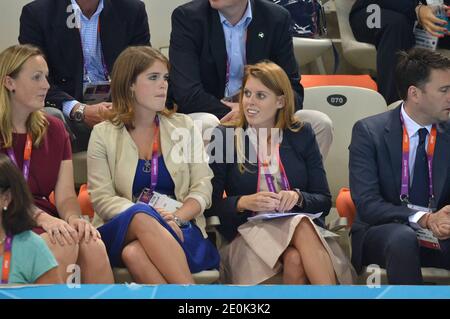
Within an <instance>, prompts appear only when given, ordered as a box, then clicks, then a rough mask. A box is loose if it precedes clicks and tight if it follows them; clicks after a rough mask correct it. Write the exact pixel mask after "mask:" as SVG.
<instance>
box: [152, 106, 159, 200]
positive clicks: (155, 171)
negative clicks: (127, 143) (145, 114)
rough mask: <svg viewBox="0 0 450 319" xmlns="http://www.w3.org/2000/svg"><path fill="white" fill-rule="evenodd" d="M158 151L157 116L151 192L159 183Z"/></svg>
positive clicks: (157, 119)
mask: <svg viewBox="0 0 450 319" xmlns="http://www.w3.org/2000/svg"><path fill="white" fill-rule="evenodd" d="M158 150H159V118H158V115H156V116H155V129H154V134H153V147H152V169H151V191H154V190H155V188H156V184H157V183H158Z"/></svg>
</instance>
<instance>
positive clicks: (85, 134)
mask: <svg viewBox="0 0 450 319" xmlns="http://www.w3.org/2000/svg"><path fill="white" fill-rule="evenodd" d="M44 110H45V112H46V113H48V114H50V115H53V116H55V117H57V118H59V119H60V120H61V121H63V123H64V126H65V127H66V131H67V133H68V134H69V136H70V141H71V144H72V153H77V152H82V151H86V150H87V147H88V144H89V138H90V136H91V130H92V129H91V128H90V127H88V126H87V125H86V124H84V123H77V122H75V121H73V120H71V119H69V118H68V117H66V116H65V115H64V114H63V112H62V111H61V110H60V109H57V108H54V107H45V108H44Z"/></svg>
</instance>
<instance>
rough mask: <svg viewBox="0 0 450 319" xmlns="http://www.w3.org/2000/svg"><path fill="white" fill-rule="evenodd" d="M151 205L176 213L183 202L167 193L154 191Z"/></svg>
mask: <svg viewBox="0 0 450 319" xmlns="http://www.w3.org/2000/svg"><path fill="white" fill-rule="evenodd" d="M149 205H150V206H151V207H153V208H155V209H156V208H161V209H163V210H165V211H166V212H169V213H174V212H175V211H176V210H177V209H178V208H180V207H181V206H182V205H183V203H181V202H179V201H177V200H175V199H172V198H170V197H169V196H167V195H164V194H160V193H158V192H153V194H152V198H151V199H150V203H149Z"/></svg>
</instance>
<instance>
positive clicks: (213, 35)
mask: <svg viewBox="0 0 450 319" xmlns="http://www.w3.org/2000/svg"><path fill="white" fill-rule="evenodd" d="M209 19H210V21H209V22H210V23H209V25H210V26H211V31H210V33H209V43H210V47H209V50H210V51H211V54H212V56H213V57H214V61H215V62H216V68H217V75H218V79H219V88H220V89H219V92H221V93H222V94H223V92H225V76H226V73H227V72H226V69H227V49H226V47H225V35H224V33H223V27H222V23H221V22H220V17H219V12H218V11H217V10H214V9H212V8H211V7H210V15H209Z"/></svg>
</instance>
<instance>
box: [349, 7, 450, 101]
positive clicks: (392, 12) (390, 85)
mask: <svg viewBox="0 0 450 319" xmlns="http://www.w3.org/2000/svg"><path fill="white" fill-rule="evenodd" d="M421 2H423V3H425V1H421ZM445 3H446V4H450V0H445ZM374 4H375V5H378V7H379V8H380V14H379V16H378V17H379V19H380V20H379V21H380V25H379V26H378V27H375V26H371V25H370V23H373V22H374V19H373V17H374V14H375V13H374V11H373V9H370V10H368V6H371V5H374ZM419 9H420V10H419ZM417 17H418V18H417ZM349 20H350V25H351V27H352V30H353V33H354V35H355V38H356V39H357V40H358V41H361V42H367V43H371V44H373V45H375V46H376V48H377V84H378V88H379V91H380V93H381V94H382V95H383V97H384V98H385V100H386V102H387V103H388V104H391V103H393V102H395V101H397V100H399V99H400V97H399V96H398V94H397V91H396V89H395V80H394V75H393V72H392V70H394V68H395V65H396V63H397V57H396V53H397V52H398V51H399V50H408V49H410V48H412V47H413V46H414V43H415V40H414V34H413V27H414V23H415V22H416V20H418V21H419V22H420V23H421V24H422V26H423V27H424V28H425V29H426V30H427V31H428V32H429V33H430V34H433V35H435V36H439V37H440V38H441V39H440V40H439V45H440V46H442V47H444V48H447V47H448V41H449V40H448V37H445V38H444V34H447V30H446V28H445V25H439V24H441V23H444V22H445V21H444V20H440V19H438V18H436V17H435V16H434V15H433V12H432V10H431V8H430V7H428V6H427V5H422V4H419V1H418V0H394V1H393V0H356V2H355V4H354V5H353V7H352V11H351V12H350V18H349ZM369 22H370V23H369ZM437 32H442V34H438V33H437Z"/></svg>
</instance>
